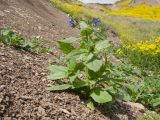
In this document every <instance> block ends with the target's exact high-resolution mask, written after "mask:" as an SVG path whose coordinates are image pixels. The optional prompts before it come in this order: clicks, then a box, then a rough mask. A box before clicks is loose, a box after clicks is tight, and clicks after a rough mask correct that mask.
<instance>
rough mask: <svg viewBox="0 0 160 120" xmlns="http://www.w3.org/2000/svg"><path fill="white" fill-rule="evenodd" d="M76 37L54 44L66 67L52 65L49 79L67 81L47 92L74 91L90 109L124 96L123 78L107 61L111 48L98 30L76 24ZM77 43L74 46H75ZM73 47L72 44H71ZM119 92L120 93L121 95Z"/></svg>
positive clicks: (49, 88) (50, 88) (81, 23)
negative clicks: (95, 103) (59, 51)
mask: <svg viewBox="0 0 160 120" xmlns="http://www.w3.org/2000/svg"><path fill="white" fill-rule="evenodd" d="M80 31H81V33H80V36H79V37H71V38H67V39H64V40H61V41H58V43H59V46H60V49H61V50H62V51H63V53H64V54H65V57H64V61H63V62H64V63H66V66H56V65H52V66H50V67H49V70H50V71H51V72H53V74H51V75H49V76H48V79H50V80H61V79H64V78H65V79H66V78H67V79H68V80H69V82H68V83H66V84H58V85H51V86H50V87H48V90H50V91H64V90H69V89H70V90H78V91H83V92H85V94H86V95H87V96H88V101H87V106H88V107H90V108H91V109H94V105H93V101H95V102H97V103H108V102H112V101H114V100H115V99H117V98H120V97H122V96H123V94H124V93H125V92H124V91H123V89H122V88H123V83H124V80H123V76H122V75H121V73H120V72H119V71H116V68H115V67H113V65H112V64H111V63H110V62H109V61H108V60H107V55H108V54H109V53H110V51H111V48H112V45H111V44H110V42H109V41H108V40H106V38H105V37H104V35H102V32H101V30H100V29H96V30H95V29H93V28H92V26H90V25H88V24H86V23H85V22H84V21H82V22H80ZM76 43H78V44H76ZM75 44H76V45H75ZM121 93H122V94H121Z"/></svg>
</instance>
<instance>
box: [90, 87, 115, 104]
mask: <svg viewBox="0 0 160 120" xmlns="http://www.w3.org/2000/svg"><path fill="white" fill-rule="evenodd" d="M90 96H91V97H92V98H93V100H94V101H96V102H97V103H106V102H110V101H112V96H111V95H110V94H109V93H108V92H107V91H104V90H101V89H98V88H95V89H93V90H92V92H91V94H90Z"/></svg>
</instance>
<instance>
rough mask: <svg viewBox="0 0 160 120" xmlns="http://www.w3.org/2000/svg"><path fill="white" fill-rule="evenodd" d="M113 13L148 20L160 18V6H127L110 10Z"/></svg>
mask: <svg viewBox="0 0 160 120" xmlns="http://www.w3.org/2000/svg"><path fill="white" fill-rule="evenodd" d="M110 13H111V14H113V15H123V16H130V17H136V18H141V19H146V20H160V6H155V7H151V6H148V5H138V6H136V7H132V8H125V9H121V10H116V11H112V12H110Z"/></svg>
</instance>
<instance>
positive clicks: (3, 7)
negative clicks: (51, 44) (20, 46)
mask: <svg viewBox="0 0 160 120" xmlns="http://www.w3.org/2000/svg"><path fill="white" fill-rule="evenodd" d="M67 19H68V18H67V15H66V14H64V13H62V12H61V11H59V10H57V9H55V8H53V7H52V5H51V4H50V3H49V2H48V1H47V0H0V27H1V28H3V27H5V28H6V27H8V28H13V29H15V30H17V31H19V32H22V33H23V34H24V35H26V36H34V35H40V36H42V37H44V39H53V40H55V39H58V38H61V37H62V38H63V37H67V36H69V35H72V34H75V33H76V31H75V30H70V29H69V28H68V26H67Z"/></svg>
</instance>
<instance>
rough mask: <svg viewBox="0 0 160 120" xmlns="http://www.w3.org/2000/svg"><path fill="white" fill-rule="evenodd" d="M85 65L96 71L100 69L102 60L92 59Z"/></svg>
mask: <svg viewBox="0 0 160 120" xmlns="http://www.w3.org/2000/svg"><path fill="white" fill-rule="evenodd" d="M85 65H86V66H87V67H88V69H90V70H92V71H94V72H98V71H99V70H100V69H101V67H102V65H103V62H102V61H101V60H97V59H92V60H90V61H89V62H87V63H86V64H85Z"/></svg>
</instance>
